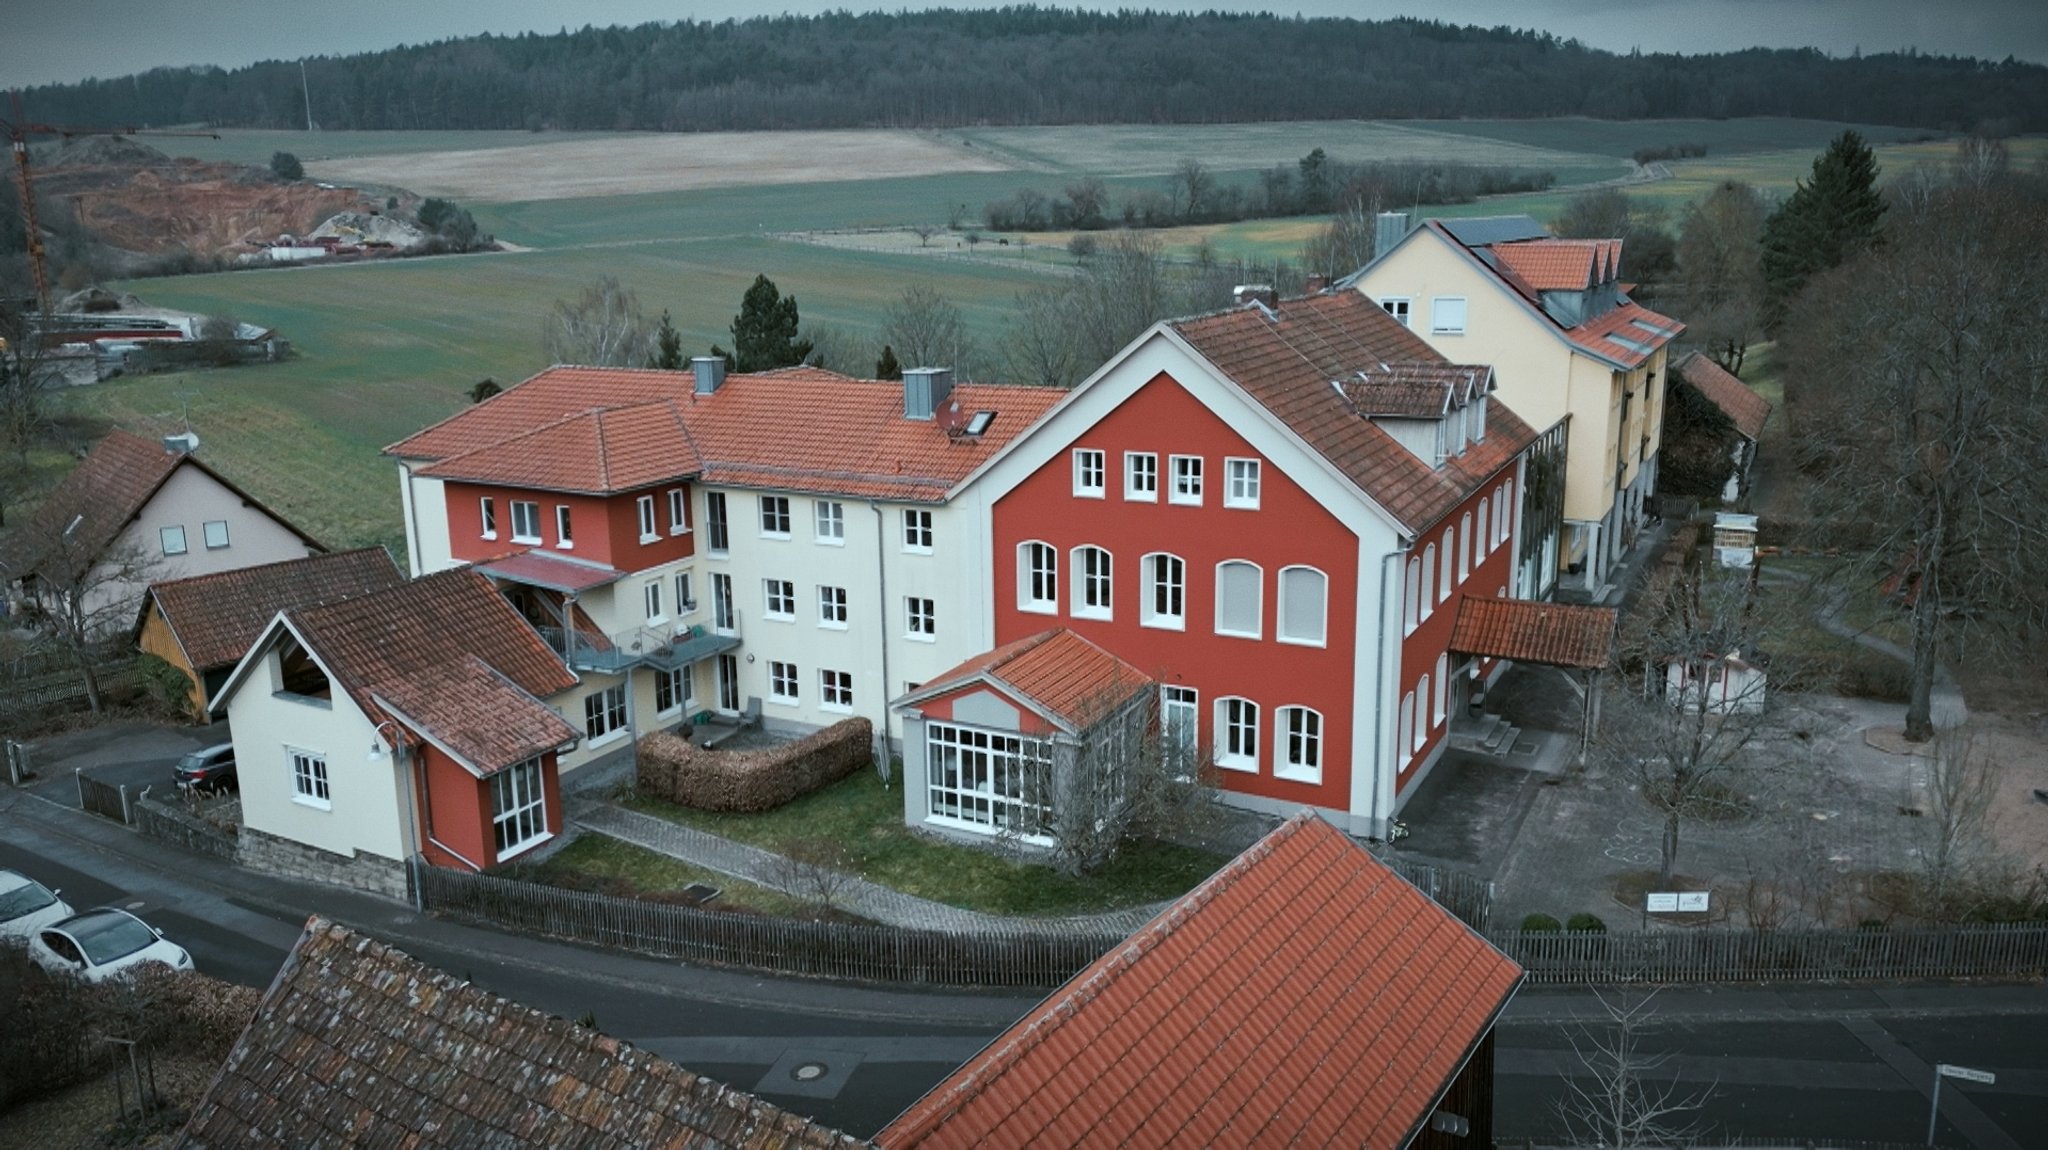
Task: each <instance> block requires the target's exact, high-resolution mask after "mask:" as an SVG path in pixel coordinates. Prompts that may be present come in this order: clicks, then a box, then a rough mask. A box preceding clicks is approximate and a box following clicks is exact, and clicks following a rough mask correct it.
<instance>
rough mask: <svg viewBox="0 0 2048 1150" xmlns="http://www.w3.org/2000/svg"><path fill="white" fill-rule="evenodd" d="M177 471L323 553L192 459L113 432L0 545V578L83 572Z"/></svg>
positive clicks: (66, 576) (62, 577)
mask: <svg viewBox="0 0 2048 1150" xmlns="http://www.w3.org/2000/svg"><path fill="white" fill-rule="evenodd" d="M181 466H184V467H196V468H198V469H199V470H200V471H203V472H205V473H206V474H207V475H208V476H210V477H211V478H212V479H213V480H214V481H215V482H217V483H219V484H220V485H221V486H223V487H225V488H227V489H228V490H229V491H232V492H234V493H235V494H236V495H238V496H240V497H241V499H242V501H243V502H244V503H247V504H248V505H249V506H251V507H253V508H255V509H256V510H258V511H261V512H263V513H264V514H265V515H268V516H270V517H271V518H272V519H276V520H277V522H278V523H279V524H280V525H282V526H283V527H284V528H285V529H286V530H288V531H291V532H292V533H293V534H295V535H297V536H299V538H301V539H304V540H305V541H306V543H307V545H308V546H310V547H312V548H313V549H314V550H316V551H324V550H326V548H324V547H322V546H320V544H319V543H317V542H315V541H314V540H313V539H312V537H311V536H308V535H307V534H306V533H305V532H303V531H300V530H299V529H298V528H296V527H293V526H292V525H291V524H290V523H287V522H285V520H284V519H283V518H281V517H279V516H278V515H277V514H276V513H275V512H273V511H271V510H270V509H269V508H267V507H265V506H263V504H261V503H259V502H257V501H256V500H255V499H254V498H253V497H252V496H250V495H249V494H248V493H247V492H245V491H243V490H242V489H241V488H239V487H236V486H235V485H234V484H232V483H230V482H228V481H227V480H226V479H225V478H223V477H222V476H221V474H220V473H219V472H217V471H215V470H214V469H213V468H211V467H208V466H207V465H206V464H204V463H202V462H200V461H199V459H198V458H196V457H195V456H193V455H190V454H181V453H178V452H173V451H167V450H165V448H164V445H163V444H161V443H158V442H156V441H155V440H149V439H144V438H142V437H141V436H139V435H130V434H129V433H127V432H125V431H115V432H111V433H109V434H108V435H107V437H106V438H104V439H102V440H100V441H99V442H98V443H97V444H95V445H93V449H92V451H91V452H90V453H89V454H87V455H86V457H85V459H84V460H82V461H81V462H80V463H79V464H78V466H77V467H74V468H72V469H71V473H70V474H68V475H66V476H65V477H64V479H63V480H62V481H61V482H60V483H58V484H57V488H56V490H54V491H52V492H50V495H49V497H48V498H46V499H44V500H43V502H42V505H41V506H40V507H37V508H36V511H35V514H33V515H31V516H29V517H28V519H27V522H25V523H24V524H22V525H21V526H19V527H17V528H15V530H14V532H13V533H12V534H10V535H9V536H8V537H7V538H6V539H5V540H4V541H0V572H4V573H5V575H6V576H7V577H8V578H19V577H21V576H22V575H26V574H30V573H34V572H38V571H40V572H43V573H44V574H47V575H51V576H52V577H53V578H56V579H58V580H60V581H61V580H68V579H70V578H72V577H74V576H75V575H77V574H78V573H79V572H81V571H82V570H87V569H90V568H91V567H92V566H93V565H94V564H97V563H98V562H99V561H100V559H101V557H102V556H104V555H105V554H106V550H107V548H108V547H110V546H112V545H113V542H114V540H115V539H117V538H119V537H120V535H121V531H122V530H123V529H124V528H126V527H127V526H128V524H129V523H131V522H133V521H134V519H135V517H136V516H137V515H140V514H141V513H142V509H143V508H144V507H145V506H147V505H148V503H149V501H150V499H151V498H152V497H153V496H155V495H156V493H157V490H158V489H159V488H161V487H162V486H163V485H164V483H165V481H166V480H168V479H170V477H171V473H172V472H174V471H176V470H177V469H178V468H179V467H181ZM74 523H75V524H76V526H74V525H73V524H74Z"/></svg>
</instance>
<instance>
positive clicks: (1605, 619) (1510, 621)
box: [1451, 595, 1621, 671]
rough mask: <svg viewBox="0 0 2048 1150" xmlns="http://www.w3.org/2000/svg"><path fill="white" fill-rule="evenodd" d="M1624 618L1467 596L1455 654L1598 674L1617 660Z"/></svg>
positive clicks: (1609, 612)
mask: <svg viewBox="0 0 2048 1150" xmlns="http://www.w3.org/2000/svg"><path fill="white" fill-rule="evenodd" d="M1620 618H1621V615H1620V613H1619V612H1617V611H1616V610H1614V608H1612V607H1572V606H1567V605H1565V604H1562V603H1546V602H1543V601H1541V600H1538V599H1485V598H1480V597H1478V596H1475V595H1467V596H1465V597H1464V599H1463V600H1462V601H1461V602H1460V603H1459V605H1458V618H1457V622H1455V623H1454V624H1452V626H1451V651H1452V653H1454V654H1458V655H1477V656H1480V657H1483V658H1488V659H1513V660H1514V661H1515V662H1517V663H1537V664H1541V665H1543V666H1547V667H1569V668H1573V669H1575V670H1582V671H1597V670H1600V669H1602V668H1604V667H1606V666H1607V664H1608V663H1609V661H1611V660H1612V658H1613V655H1614V633H1615V629H1616V627H1617V625H1618V623H1619V620H1620Z"/></svg>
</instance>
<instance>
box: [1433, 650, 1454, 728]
mask: <svg viewBox="0 0 2048 1150" xmlns="http://www.w3.org/2000/svg"><path fill="white" fill-rule="evenodd" d="M1450 692H1451V657H1450V655H1448V654H1444V655H1438V656H1437V657H1436V720H1435V722H1433V723H1431V724H1430V725H1431V726H1437V725H1440V724H1442V722H1443V721H1444V713H1445V712H1446V711H1449V710H1450V709H1451V704H1450Z"/></svg>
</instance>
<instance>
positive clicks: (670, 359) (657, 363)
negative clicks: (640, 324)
mask: <svg viewBox="0 0 2048 1150" xmlns="http://www.w3.org/2000/svg"><path fill="white" fill-rule="evenodd" d="M649 366H651V367H657V368H660V369H661V370H663V371H681V370H682V368H683V336H682V333H681V332H679V331H677V330H676V325H675V321H674V320H671V319H670V318H669V315H668V309H667V308H663V309H661V326H660V327H657V328H655V329H654V361H653V363H652V364H650V365H649Z"/></svg>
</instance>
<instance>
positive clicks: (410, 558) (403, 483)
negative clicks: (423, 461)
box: [398, 463, 420, 578]
mask: <svg viewBox="0 0 2048 1150" xmlns="http://www.w3.org/2000/svg"><path fill="white" fill-rule="evenodd" d="M398 478H399V482H400V487H401V489H402V492H403V494H404V496H405V512H406V515H405V565H406V566H407V567H409V568H411V569H412V573H413V577H414V578H418V577H419V574H420V516H419V507H418V504H417V501H416V500H414V498H413V493H412V464H410V463H400V464H399V465H398Z"/></svg>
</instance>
